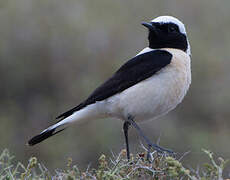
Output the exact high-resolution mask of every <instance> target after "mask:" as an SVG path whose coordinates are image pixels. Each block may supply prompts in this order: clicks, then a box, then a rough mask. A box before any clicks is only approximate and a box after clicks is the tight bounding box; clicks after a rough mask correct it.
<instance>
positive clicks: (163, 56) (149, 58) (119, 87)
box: [57, 50, 172, 120]
mask: <svg viewBox="0 0 230 180" xmlns="http://www.w3.org/2000/svg"><path fill="white" fill-rule="evenodd" d="M171 59H172V54H170V53H169V52H167V51H165V50H153V51H150V52H147V53H144V54H141V55H138V56H136V57H134V58H132V59H131V60H129V61H128V62H126V63H125V64H124V65H123V66H121V68H120V69H119V70H118V71H117V72H116V73H115V74H114V75H113V76H112V77H111V78H109V79H108V80H107V81H106V82H105V83H103V84H102V85H101V86H99V87H98V88H97V89H96V90H95V91H94V92H93V93H92V94H91V95H90V96H89V97H88V98H87V99H86V100H85V101H83V102H82V103H80V104H79V105H78V106H76V107H74V108H72V109H71V110H69V111H67V112H65V113H63V114H61V115H59V116H58V117H57V119H59V118H60V120H62V119H64V118H66V117H68V116H70V115H72V114H73V113H74V112H75V111H78V110H80V109H82V108H84V107H86V106H87V105H90V104H93V103H95V102H96V101H102V100H105V99H106V98H109V97H111V96H113V95H115V94H117V93H120V92H122V91H124V90H125V89H127V88H129V87H131V86H133V85H135V84H137V83H138V82H140V81H143V80H145V79H147V78H149V77H150V76H152V75H154V74H155V73H156V72H158V71H159V70H160V69H162V68H163V67H165V66H167V65H168V64H170V62H171Z"/></svg>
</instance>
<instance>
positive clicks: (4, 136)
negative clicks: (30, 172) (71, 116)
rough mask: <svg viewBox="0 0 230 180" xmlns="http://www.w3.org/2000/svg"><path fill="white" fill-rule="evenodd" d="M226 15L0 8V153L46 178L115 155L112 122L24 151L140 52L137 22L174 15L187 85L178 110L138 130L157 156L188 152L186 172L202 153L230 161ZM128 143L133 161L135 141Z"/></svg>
mask: <svg viewBox="0 0 230 180" xmlns="http://www.w3.org/2000/svg"><path fill="white" fill-rule="evenodd" d="M229 7H230V1H229V0H222V1H215V0H202V1H200V0H184V1H181V0H165V1H152V0H151V1H140V0H126V1H114V0H101V1H92V0H84V1H80V0H66V1H63V0H55V1H54V0H33V1H31V0H20V1H18V0H7V1H6V0H0V122H1V124H0V148H1V149H3V148H10V149H11V150H13V151H14V152H15V153H16V156H17V157H18V158H19V160H20V161H22V162H25V161H27V159H28V158H29V157H31V156H36V157H38V158H39V159H40V160H41V161H42V162H45V163H46V164H45V165H46V166H48V167H52V168H53V169H54V168H62V167H63V163H62V162H63V161H64V160H65V159H66V158H67V157H69V156H70V157H73V161H74V163H76V164H79V165H81V166H82V168H86V167H87V164H88V163H89V162H92V166H94V165H95V162H96V159H97V158H98V157H99V156H100V154H101V153H102V152H103V153H105V154H109V153H110V151H111V150H112V151H114V152H118V151H119V149H120V148H121V147H123V146H124V138H123V132H122V122H119V121H117V120H115V119H104V120H95V121H93V122H87V123H85V124H81V125H78V126H77V125H76V126H75V127H73V128H69V129H68V130H66V131H64V132H63V133H61V134H60V135H57V136H56V137H53V138H50V139H48V140H47V141H45V142H43V143H41V144H40V145H37V146H35V147H32V148H31V147H27V146H26V145H25V144H26V141H27V140H28V139H29V138H30V137H32V136H33V135H35V134H37V133H39V132H40V131H41V130H43V129H44V128H46V127H47V126H49V125H50V124H53V123H55V117H56V116H57V115H58V114H59V113H62V112H64V111H65V110H68V109H69V108H71V107H73V106H75V105H77V104H78V103H80V102H81V101H82V100H83V99H84V98H86V97H87V96H88V95H89V93H90V92H92V90H93V89H94V88H96V87H97V86H98V85H99V84H101V83H102V82H103V81H104V80H105V79H106V78H108V77H109V76H110V75H112V73H113V72H114V71H115V70H116V69H117V68H118V67H119V66H120V65H122V64H123V63H124V62H125V61H126V60H127V59H129V58H131V57H132V56H134V55H135V54H136V53H137V52H138V51H140V50H142V49H143V48H144V47H145V46H146V45H147V31H146V29H145V28H143V27H142V26H141V25H140V23H141V22H142V21H148V20H151V19H152V18H154V17H157V16H159V15H173V16H175V17H178V18H179V19H180V20H182V21H183V22H184V23H185V24H186V27H187V32H188V36H189V40H190V43H191V47H192V85H191V88H190V90H189V93H188V95H187V96H186V98H185V100H184V101H183V103H182V104H180V105H179V106H178V107H177V109H176V110H174V111H173V112H171V113H169V114H168V115H167V116H165V117H162V118H160V119H158V120H156V121H152V122H147V123H145V124H142V125H141V126H142V128H143V129H145V132H146V134H147V135H148V136H149V137H151V139H152V140H153V141H156V140H157V138H158V137H159V136H160V134H161V145H162V146H164V147H168V148H171V149H173V150H174V151H175V152H179V153H183V152H185V151H188V150H191V153H190V155H189V156H187V157H186V159H185V161H188V162H190V164H191V165H193V162H196V161H198V162H199V161H201V159H202V156H201V154H200V149H201V148H207V149H210V150H212V151H214V152H216V153H217V154H222V155H223V156H225V157H229V156H230V151H229V149H230V143H229V135H230V134H229V128H230V121H229V117H230V111H229V103H230V94H229V89H230V84H229V82H230V71H229V67H230V56H229V49H230V33H229V28H230V21H229V17H230V11H229ZM130 135H131V140H130V141H131V151H132V152H137V151H138V149H139V139H138V137H137V134H136V132H135V131H133V130H131V134H130ZM196 164H197V163H196ZM228 172H229V170H226V173H228Z"/></svg>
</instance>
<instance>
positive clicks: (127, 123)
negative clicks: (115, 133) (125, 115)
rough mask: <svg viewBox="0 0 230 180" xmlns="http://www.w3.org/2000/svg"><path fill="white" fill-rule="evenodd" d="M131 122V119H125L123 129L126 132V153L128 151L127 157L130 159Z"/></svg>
mask: <svg viewBox="0 0 230 180" xmlns="http://www.w3.org/2000/svg"><path fill="white" fill-rule="evenodd" d="M130 125H131V124H130V122H129V121H125V122H124V125H123V130H124V134H125V144H126V153H127V159H128V160H129V159H130V154H129V139H128V130H129V126H130Z"/></svg>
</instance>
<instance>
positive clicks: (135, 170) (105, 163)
mask: <svg viewBox="0 0 230 180" xmlns="http://www.w3.org/2000/svg"><path fill="white" fill-rule="evenodd" d="M203 152H204V154H205V155H206V156H208V157H209V159H210V162H208V163H205V164H203V166H202V167H201V168H198V169H197V170H193V169H188V168H185V167H184V165H183V164H182V163H181V162H180V161H181V159H182V158H183V157H181V158H179V159H175V158H174V157H170V156H166V155H159V154H157V153H156V152H152V153H151V155H152V156H151V158H152V160H151V162H149V161H147V160H146V152H143V153H139V154H136V155H132V156H131V160H130V161H127V159H126V151H125V150H122V151H121V152H120V153H119V154H118V155H112V157H106V156H105V155H101V157H100V158H99V159H98V166H97V167H96V168H90V167H88V168H87V170H86V171H81V170H80V169H79V168H78V166H77V165H73V162H72V159H71V158H69V159H68V161H67V165H66V168H65V169H63V170H55V174H53V175H52V174H51V173H50V172H49V170H48V169H47V168H46V167H45V166H44V165H43V164H42V163H41V162H39V161H38V160H37V158H36V157H32V158H30V159H29V162H28V164H27V165H23V164H22V163H20V162H14V160H13V159H14V156H12V155H11V154H10V153H9V150H7V149H5V150H4V151H3V152H2V153H1V155H0V180H3V179H6V180H13V179H22V180H24V179H28V180H33V179H36V180H40V179H45V180H49V179H50V180H51V179H54V180H62V179H66V180H74V179H83V180H84V179H87V180H88V179H99V180H100V179H104V180H121V179H123V180H125V179H126V180H128V179H142V180H145V179H156V180H167V179H169V180H170V179H191V180H223V179H224V178H223V170H224V168H225V165H226V163H227V161H226V160H224V159H223V158H218V159H217V160H216V161H215V160H214V157H213V153H212V152H210V151H207V150H203Z"/></svg>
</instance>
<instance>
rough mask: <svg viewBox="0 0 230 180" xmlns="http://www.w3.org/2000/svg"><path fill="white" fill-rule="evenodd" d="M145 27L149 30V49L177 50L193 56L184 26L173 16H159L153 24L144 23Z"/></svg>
mask: <svg viewBox="0 0 230 180" xmlns="http://www.w3.org/2000/svg"><path fill="white" fill-rule="evenodd" d="M142 25H143V26H145V27H147V28H148V29H149V36H148V39H149V47H150V48H153V49H158V48H175V49H181V50H183V51H185V52H186V53H187V54H188V55H191V52H190V45H189V41H188V38H187V34H186V30H185V26H184V24H183V23H182V22H181V21H180V20H178V19H177V18H175V17H172V16H159V17H157V18H155V19H153V20H152V21H151V22H143V23H142Z"/></svg>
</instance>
